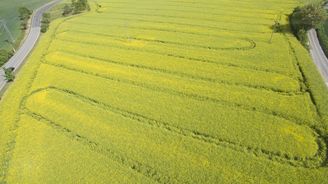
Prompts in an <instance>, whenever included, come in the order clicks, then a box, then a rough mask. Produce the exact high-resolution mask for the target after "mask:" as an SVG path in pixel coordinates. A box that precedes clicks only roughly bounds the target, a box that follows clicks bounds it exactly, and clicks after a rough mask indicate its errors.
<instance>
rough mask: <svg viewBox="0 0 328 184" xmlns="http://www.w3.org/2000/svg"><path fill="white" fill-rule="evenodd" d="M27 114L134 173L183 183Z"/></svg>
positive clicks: (28, 112) (164, 180)
mask: <svg viewBox="0 0 328 184" xmlns="http://www.w3.org/2000/svg"><path fill="white" fill-rule="evenodd" d="M25 110H26V111H27V112H25V114H27V115H29V116H30V117H32V118H34V119H36V120H37V121H38V122H43V123H45V124H47V125H48V126H50V127H52V128H53V129H55V130H57V131H58V132H60V133H61V134H63V135H65V136H66V137H68V138H70V139H71V140H72V141H76V142H78V143H80V144H83V145H85V146H87V147H89V149H91V150H92V151H95V152H97V153H100V154H102V155H104V156H106V157H107V158H110V159H111V160H113V161H115V162H117V163H119V164H120V165H123V166H125V167H127V168H129V169H131V170H133V171H134V172H137V173H140V174H142V175H144V176H145V177H147V178H150V179H152V180H154V181H156V182H158V183H163V184H164V183H176V184H178V183H182V182H181V181H177V180H176V179H173V178H172V177H169V176H167V175H163V174H162V173H160V172H158V171H157V170H155V169H154V168H152V167H151V166H148V165H145V164H143V163H141V162H139V161H136V160H133V159H131V158H129V157H127V156H125V155H123V154H122V153H119V152H118V151H116V150H114V149H111V148H108V147H107V146H106V147H105V146H102V145H101V144H99V143H97V142H95V141H93V140H91V139H90V138H88V137H85V136H82V135H80V134H79V133H76V132H74V131H72V130H70V129H68V128H66V127H63V126H61V125H60V124H58V123H56V122H54V121H51V120H49V119H47V118H46V117H44V116H42V115H40V114H37V113H34V112H31V111H29V110H28V109H25Z"/></svg>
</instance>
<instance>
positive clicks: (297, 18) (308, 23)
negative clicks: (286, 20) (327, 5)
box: [290, 3, 328, 47]
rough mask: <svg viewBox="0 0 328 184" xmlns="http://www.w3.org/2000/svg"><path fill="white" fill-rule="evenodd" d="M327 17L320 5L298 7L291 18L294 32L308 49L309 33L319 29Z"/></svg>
mask: <svg viewBox="0 0 328 184" xmlns="http://www.w3.org/2000/svg"><path fill="white" fill-rule="evenodd" d="M327 17H328V14H327V12H326V10H325V9H324V8H323V7H322V5H321V4H320V3H316V4H309V5H306V6H303V7H297V8H295V9H294V11H293V13H292V15H291V16H290V24H291V28H292V31H293V33H294V35H295V36H296V37H297V39H298V40H299V41H300V42H301V43H302V45H303V46H305V47H308V38H307V35H306V33H307V31H308V30H310V29H313V28H316V27H318V26H319V25H320V24H322V23H323V22H324V21H325V20H326V19H327Z"/></svg>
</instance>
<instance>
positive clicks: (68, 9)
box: [62, 5, 73, 16]
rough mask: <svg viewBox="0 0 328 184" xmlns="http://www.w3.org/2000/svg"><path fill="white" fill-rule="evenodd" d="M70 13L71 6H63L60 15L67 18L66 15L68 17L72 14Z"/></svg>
mask: <svg viewBox="0 0 328 184" xmlns="http://www.w3.org/2000/svg"><path fill="white" fill-rule="evenodd" d="M72 11H73V8H72V6H70V5H65V6H64V9H63V13H62V15H63V16H68V15H70V14H71V13H72Z"/></svg>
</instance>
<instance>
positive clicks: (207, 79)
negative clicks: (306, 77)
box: [42, 50, 305, 96]
mask: <svg viewBox="0 0 328 184" xmlns="http://www.w3.org/2000/svg"><path fill="white" fill-rule="evenodd" d="M56 52H57V53H64V54H66V55H71V56H76V57H82V58H87V59H88V58H89V59H93V60H96V61H98V62H102V63H110V64H115V65H119V66H124V67H130V68H137V69H143V70H147V71H151V72H157V73H162V74H166V75H172V76H176V77H180V78H183V79H189V80H196V81H203V82H209V83H216V84H221V85H229V86H240V87H245V88H248V89H253V90H264V91H267V92H273V93H277V94H279V95H284V96H294V95H302V94H304V93H305V92H303V91H298V90H295V91H294V90H281V89H279V88H271V87H269V86H261V85H250V84H247V83H245V82H229V81H228V80H220V79H215V78H211V77H203V76H197V75H193V74H189V73H183V72H177V71H171V70H167V69H162V68H158V67H151V66H145V65H138V64H130V63H126V62H121V61H115V60H111V59H103V58H98V57H94V56H87V55H83V54H78V53H75V52H71V51H65V50H57V51H56ZM49 54H51V53H49ZM47 61H49V60H48V59H45V61H42V62H44V63H47ZM51 62H52V61H49V63H51ZM295 81H296V80H295Z"/></svg>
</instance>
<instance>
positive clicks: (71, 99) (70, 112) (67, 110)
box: [27, 87, 322, 167]
mask: <svg viewBox="0 0 328 184" xmlns="http://www.w3.org/2000/svg"><path fill="white" fill-rule="evenodd" d="M45 95H46V99H44V97H43V96H45ZM38 96H40V97H42V102H41V101H40V100H39V97H38ZM63 99H64V100H63ZM44 100H46V102H45V103H44ZM55 102H56V103H55ZM61 102H64V104H62V103H61ZM77 104H79V105H78V107H79V108H76V105H77ZM88 104H89V105H88ZM90 105H91V106H90ZM40 106H41V107H42V108H40ZM27 108H28V109H29V110H31V111H32V112H34V113H36V114H39V113H41V116H46V117H50V118H51V119H54V120H56V121H62V123H64V124H65V125H64V127H65V126H69V127H72V126H74V127H75V129H76V126H78V127H81V128H79V129H82V130H88V131H91V130H92V129H93V128H97V129H98V128H99V127H101V126H99V127H98V126H97V125H98V124H99V123H97V122H101V121H100V119H101V118H103V117H112V118H113V117H115V116H116V115H113V114H111V113H115V114H118V115H119V116H122V117H123V118H128V119H130V121H131V120H132V121H131V123H133V124H134V123H141V124H143V125H146V126H149V125H150V126H152V127H156V128H159V129H163V130H166V131H169V132H171V133H174V134H178V135H180V136H185V137H189V138H191V139H195V140H198V141H201V142H204V143H209V144H215V145H217V146H223V147H227V148H230V149H234V150H236V151H241V152H245V153H252V154H255V155H257V156H264V157H266V158H268V159H271V160H274V161H279V162H282V163H288V164H292V165H295V166H305V167H313V166H314V165H318V164H319V165H320V162H321V161H322V160H320V159H321V158H320V157H318V155H316V156H315V157H306V158H305V159H304V158H302V157H299V156H295V157H293V156H290V155H288V154H284V153H281V152H280V151H278V152H272V151H270V150H265V149H261V148H259V147H255V148H254V147H252V146H245V145H243V144H242V143H236V142H234V141H231V140H229V138H228V139H227V137H225V138H217V137H213V136H211V135H210V134H204V133H202V132H198V131H195V130H189V129H186V128H181V127H179V126H181V124H182V123H179V126H175V125H172V122H163V121H159V120H156V119H152V118H149V117H147V116H145V115H140V114H138V113H134V112H129V111H126V110H122V109H120V108H117V107H114V106H111V105H108V104H104V103H101V102H98V101H96V100H94V99H90V98H88V97H84V96H81V95H79V94H76V93H75V92H73V91H70V90H63V89H59V88H55V87H50V88H47V89H39V90H36V91H35V92H33V93H32V95H31V96H30V97H29V98H28V101H27ZM58 109H60V110H58ZM86 109H87V110H88V111H87V112H97V114H98V116H97V118H95V117H93V118H91V117H90V116H89V115H83V114H85V113H83V112H84V111H85V110H86ZM108 111H109V112H108ZM108 113H110V114H108ZM57 114H61V116H62V117H64V119H63V118H58V117H59V116H58V115H57ZM67 116H70V117H69V118H68V119H67ZM98 118H99V120H96V119H98ZM107 119H108V118H107ZM76 121H81V122H76ZM83 121H84V123H82V122H83ZM90 121H91V122H93V123H94V124H95V125H93V126H91V125H88V124H89V123H90ZM117 121H119V122H120V121H121V120H118V119H115V120H114V121H113V122H110V123H114V122H115V123H116V122H117ZM125 121H126V120H125ZM130 121H129V123H130ZM69 122H75V123H74V125H71V123H69ZM106 122H108V120H107V121H106ZM102 123H104V122H102ZM108 123H109V122H108ZM85 126H89V128H86V127H85ZM110 127H111V128H114V127H115V126H113V125H111V126H110ZM101 129H103V130H107V129H108V128H106V127H103V128H101ZM112 131H117V132H121V131H120V130H112ZM84 132H85V131H84ZM91 132H93V131H91ZM85 134H88V135H90V132H85ZM91 134H92V133H91ZM98 135H99V132H98V133H97V134H96V135H90V136H92V137H95V136H96V137H97V136H98ZM99 139H100V138H99ZM285 139H286V138H285ZM100 140H110V139H109V138H101V139H100Z"/></svg>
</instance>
